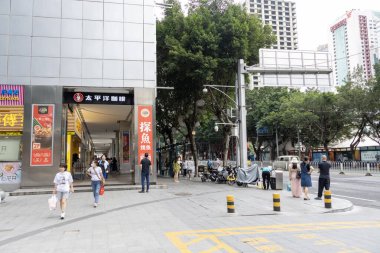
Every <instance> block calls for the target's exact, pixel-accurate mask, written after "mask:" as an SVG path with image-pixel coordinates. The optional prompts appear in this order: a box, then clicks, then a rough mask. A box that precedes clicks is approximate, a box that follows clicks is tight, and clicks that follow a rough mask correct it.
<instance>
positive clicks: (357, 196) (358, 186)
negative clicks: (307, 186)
mask: <svg viewBox="0 0 380 253" xmlns="http://www.w3.org/2000/svg"><path fill="white" fill-rule="evenodd" d="M312 181H313V188H312V193H317V191H318V174H315V175H313V178H312ZM331 192H332V194H333V197H334V196H336V197H339V198H343V199H347V200H350V201H351V202H352V203H353V204H354V205H355V206H362V207H370V208H376V209H380V175H374V176H372V177H371V176H363V175H360V174H356V175H355V174H349V175H339V174H337V173H336V172H333V173H332V175H331Z"/></svg>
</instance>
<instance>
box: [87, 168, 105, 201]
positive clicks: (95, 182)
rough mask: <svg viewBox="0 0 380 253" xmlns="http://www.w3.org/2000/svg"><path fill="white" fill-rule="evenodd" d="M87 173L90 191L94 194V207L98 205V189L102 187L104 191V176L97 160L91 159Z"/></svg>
mask: <svg viewBox="0 0 380 253" xmlns="http://www.w3.org/2000/svg"><path fill="white" fill-rule="evenodd" d="M87 175H88V176H90V177H91V186H92V193H93V195H94V207H97V206H98V203H99V195H103V194H100V190H101V188H102V187H103V190H102V192H103V193H104V181H105V180H104V177H103V173H102V169H101V168H100V167H99V163H98V161H92V162H91V167H90V168H89V169H88V170H87Z"/></svg>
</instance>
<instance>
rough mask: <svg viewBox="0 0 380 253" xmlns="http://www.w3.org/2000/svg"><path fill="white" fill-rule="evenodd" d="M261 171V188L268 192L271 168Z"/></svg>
mask: <svg viewBox="0 0 380 253" xmlns="http://www.w3.org/2000/svg"><path fill="white" fill-rule="evenodd" d="M261 170H262V171H263V172H262V173H261V177H262V178H263V187H264V190H269V184H270V173H271V171H272V166H268V167H264V168H261Z"/></svg>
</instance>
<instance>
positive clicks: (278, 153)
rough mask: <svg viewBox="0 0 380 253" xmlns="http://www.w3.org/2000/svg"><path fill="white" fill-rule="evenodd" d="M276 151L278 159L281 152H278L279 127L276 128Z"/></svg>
mask: <svg viewBox="0 0 380 253" xmlns="http://www.w3.org/2000/svg"><path fill="white" fill-rule="evenodd" d="M276 150H277V157H279V156H280V151H279V150H278V133H277V126H276Z"/></svg>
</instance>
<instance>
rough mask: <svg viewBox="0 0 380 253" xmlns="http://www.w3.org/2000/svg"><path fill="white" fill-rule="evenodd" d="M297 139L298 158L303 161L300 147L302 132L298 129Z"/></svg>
mask: <svg viewBox="0 0 380 253" xmlns="http://www.w3.org/2000/svg"><path fill="white" fill-rule="evenodd" d="M297 138H298V157H299V158H300V159H301V145H300V130H299V129H297Z"/></svg>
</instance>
